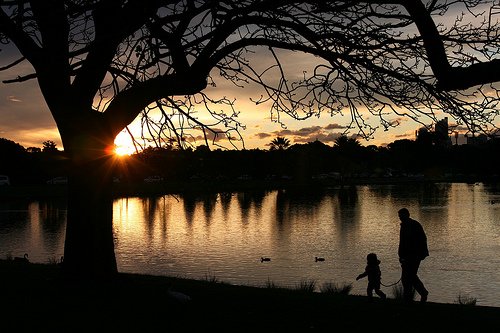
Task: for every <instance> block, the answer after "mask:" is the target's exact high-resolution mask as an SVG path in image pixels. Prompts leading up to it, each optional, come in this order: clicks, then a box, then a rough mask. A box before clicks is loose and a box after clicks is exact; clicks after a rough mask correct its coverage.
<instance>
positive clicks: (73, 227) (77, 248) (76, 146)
mask: <svg viewBox="0 0 500 333" xmlns="http://www.w3.org/2000/svg"><path fill="white" fill-rule="evenodd" d="M84 128H89V127H84ZM90 128H92V127H90ZM94 128H95V127H94ZM113 140H114V138H111V137H110V136H109V134H108V133H106V132H104V131H97V130H94V131H93V133H88V132H87V133H85V134H81V133H80V134H76V135H75V133H73V135H71V138H70V140H67V142H69V144H68V146H69V149H68V150H66V142H65V151H67V153H68V158H69V159H70V161H69V163H70V166H69V175H68V213H67V224H66V239H65V244H64V262H63V267H64V271H65V272H66V273H68V274H70V275H71V276H72V277H73V278H96V279H103V278H112V277H113V276H115V275H116V273H117V272H118V269H117V265H116V257H115V252H114V242H113V197H112V179H113V162H114V158H116V157H115V156H114V154H113V153H112V147H113Z"/></svg>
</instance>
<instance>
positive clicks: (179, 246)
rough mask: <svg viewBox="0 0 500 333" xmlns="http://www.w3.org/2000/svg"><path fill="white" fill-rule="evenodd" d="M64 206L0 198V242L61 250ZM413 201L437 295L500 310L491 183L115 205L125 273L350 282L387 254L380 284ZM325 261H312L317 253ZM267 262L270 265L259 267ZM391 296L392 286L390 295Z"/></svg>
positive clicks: (498, 216) (7, 247)
mask: <svg viewBox="0 0 500 333" xmlns="http://www.w3.org/2000/svg"><path fill="white" fill-rule="evenodd" d="M65 207H66V203H65V202H64V201H56V200H52V199H51V200H45V201H40V200H27V201H26V200H12V201H3V202H1V203H0V249H1V251H2V253H4V254H7V253H12V255H13V256H14V255H15V256H18V255H19V256H22V254H23V253H24V252H29V254H30V259H31V260H32V261H38V262H47V260H48V258H51V257H52V258H59V256H60V255H62V249H63V245H64V244H63V241H64V230H65V221H66V211H65ZM401 207H408V208H409V209H410V212H411V214H412V217H414V218H415V219H417V220H419V221H420V222H421V223H422V225H423V226H424V228H425V229H426V231H427V235H428V242H429V249H430V252H431V255H430V257H429V258H428V259H426V260H425V261H424V262H423V264H422V267H421V275H422V276H421V277H422V279H423V280H424V281H425V283H426V285H427V286H428V287H429V289H430V291H431V297H430V300H431V301H442V302H454V301H455V299H456V297H457V295H458V294H459V293H462V294H470V295H471V296H472V297H475V298H477V299H478V304H481V305H488V304H495V306H500V259H499V258H498V253H499V251H500V242H498V240H499V239H500V191H499V189H498V187H497V186H493V185H483V184H427V185H418V186H417V185H411V186H409V185H401V186H396V185H390V186H389V185H372V186H347V187H338V188H330V189H326V190H324V191H318V190H316V189H314V188H311V189H309V190H308V191H303V190H300V191H299V190H280V191H252V192H246V193H219V194H207V195H200V194H197V193H188V194H186V195H182V196H181V195H179V196H173V195H165V196H158V197H130V198H120V199H116V200H115V202H114V213H113V215H114V221H113V230H114V237H115V249H116V251H115V252H116V255H117V262H118V267H119V269H120V271H124V272H134V273H148V274H156V275H174V276H181V277H189V278H204V277H206V276H207V275H209V276H215V277H216V278H217V279H219V280H221V281H226V282H230V283H238V284H252V285H264V284H265V283H267V281H272V282H274V283H276V284H277V285H284V286H294V285H295V284H297V283H299V282H300V281H301V280H303V279H313V280H315V281H316V282H317V285H318V286H320V285H321V283H323V282H330V281H333V282H336V283H340V284H342V283H344V282H345V283H352V284H353V291H352V292H353V293H356V294H365V287H366V285H365V283H357V282H356V281H354V278H355V277H356V275H357V274H358V273H359V270H360V269H362V268H363V267H364V265H365V258H366V254H367V253H369V252H376V253H377V255H378V256H379V258H380V259H381V260H382V265H381V268H382V270H383V282H384V283H386V284H389V283H392V282H395V281H397V280H398V279H399V274H400V267H399V263H398V258H397V244H398V236H399V219H398V217H397V211H398V210H399V208H401ZM315 256H319V257H324V258H325V261H324V262H315V261H314V257H315ZM261 257H270V258H272V261H270V262H266V263H262V262H261V261H260V258H261ZM384 291H385V292H386V293H388V294H389V295H390V293H391V291H390V290H384Z"/></svg>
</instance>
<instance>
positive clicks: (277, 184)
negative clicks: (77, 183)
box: [0, 177, 500, 198]
mask: <svg viewBox="0 0 500 333" xmlns="http://www.w3.org/2000/svg"><path fill="white" fill-rule="evenodd" d="M436 183H449V184H451V183H467V184H477V183H484V184H492V185H497V184H500V179H499V178H498V177H489V178H478V177H459V178H456V177H455V178H445V177H436V178H408V177H378V178H350V179H344V180H337V179H335V180H332V179H324V180H308V181H302V182H298V181H293V180H234V181H227V180H225V181H203V180H197V181H191V180H189V181H163V182H158V183H142V182H136V183H126V182H124V183H114V184H113V196H114V197H115V198H119V197H126V196H141V195H165V194H182V193H188V194H191V193H192V194H196V193H200V194H202V193H214V192H216V193H224V192H244V191H274V190H280V189H283V190H297V191H308V190H309V191H310V190H315V191H316V190H328V189H340V188H345V187H350V186H362V185H399V184H408V185H424V184H436ZM66 194H67V185H64V184H57V185H46V184H25V185H9V186H0V197H2V198H9V197H10V198H20V197H33V198H38V197H64V196H66Z"/></svg>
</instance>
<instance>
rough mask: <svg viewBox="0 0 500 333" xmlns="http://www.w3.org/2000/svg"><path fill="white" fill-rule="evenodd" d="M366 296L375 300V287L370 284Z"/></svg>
mask: <svg viewBox="0 0 500 333" xmlns="http://www.w3.org/2000/svg"><path fill="white" fill-rule="evenodd" d="M366 294H367V295H368V297H369V298H373V287H372V286H371V285H370V284H368V287H367V288H366Z"/></svg>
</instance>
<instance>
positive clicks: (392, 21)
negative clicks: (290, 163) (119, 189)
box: [0, 0, 500, 275]
mask: <svg viewBox="0 0 500 333" xmlns="http://www.w3.org/2000/svg"><path fill="white" fill-rule="evenodd" d="M0 6H1V10H0V33H1V36H0V37H1V39H0V41H1V42H2V43H4V44H9V46H8V47H15V48H16V49H17V50H18V52H19V58H18V59H16V60H15V61H13V62H11V63H8V64H3V67H2V69H11V68H12V67H14V66H16V65H19V64H21V63H22V62H28V63H29V64H30V65H31V67H32V69H33V72H31V73H22V72H20V73H19V76H16V77H13V78H12V80H8V81H5V83H21V82H24V81H27V80H30V79H36V80H37V81H38V84H39V87H40V90H41V92H42V94H43V96H44V98H45V101H46V103H47V105H48V108H49V109H50V112H51V114H52V116H53V118H54V119H55V121H56V124H57V127H58V129H59V133H60V136H61V139H62V141H63V145H64V151H65V153H66V154H67V157H68V159H69V161H70V163H71V174H70V175H69V193H68V196H69V198H68V219H67V233H66V242H65V253H64V258H65V260H64V265H65V267H66V268H67V269H68V271H70V272H73V273H77V274H83V273H91V274H97V275H109V274H114V273H116V272H117V266H116V260H115V255H114V245H113V232H112V201H111V193H110V188H111V179H112V178H111V169H112V167H113V155H112V148H113V142H114V138H115V137H116V135H117V134H118V133H120V131H122V130H123V129H124V128H126V126H127V125H129V124H130V123H131V122H132V121H133V120H134V119H136V118H137V117H142V119H143V120H144V124H145V132H147V133H149V134H150V135H151V137H153V138H154V139H156V140H159V142H160V144H161V141H162V140H168V139H170V138H175V139H177V140H178V142H179V143H180V144H184V143H185V142H188V140H187V138H189V135H195V134H192V133H196V131H201V133H203V135H204V136H205V140H206V141H207V144H208V143H209V140H213V141H212V142H213V143H217V140H218V138H220V136H226V138H227V139H228V140H229V142H233V143H234V142H237V140H238V139H241V136H239V129H240V126H241V124H240V123H239V122H238V120H237V119H238V118H237V114H238V110H237V108H236V105H235V104H234V100H233V99H232V98H231V97H228V98H225V97H220V96H218V95H217V89H213V88H214V87H215V86H216V85H217V84H218V83H219V82H222V80H227V81H229V82H232V83H234V84H235V85H236V86H245V85H246V84H257V85H260V87H261V88H262V95H261V96H260V97H258V98H257V99H256V100H255V102H256V103H267V105H269V109H270V110H271V117H272V119H273V120H275V121H281V118H280V115H281V114H283V113H286V114H288V115H290V116H292V117H294V118H296V119H303V118H306V117H310V116H312V115H318V114H320V113H321V112H328V113H331V114H336V113H344V114H347V115H349V117H350V123H351V124H350V125H351V126H350V127H351V128H357V129H358V131H359V132H361V134H363V135H366V136H370V135H372V133H373V130H374V128H373V127H372V126H371V125H370V124H369V123H368V122H365V119H366V117H377V118H379V122H380V124H381V125H382V126H383V127H385V128H387V127H390V126H395V125H397V121H395V120H394V118H391V117H390V116H388V114H392V115H405V116H408V117H411V118H413V119H414V120H416V121H419V122H423V120H422V119H423V118H421V117H430V118H431V119H434V120H436V116H437V115H438V114H439V111H444V112H447V113H448V114H449V115H450V116H451V117H452V118H454V119H455V120H456V121H458V122H459V123H461V124H464V125H466V126H469V127H470V128H473V129H474V131H475V132H477V131H478V130H483V131H484V130H488V129H490V128H491V126H488V125H491V124H494V121H495V119H494V117H495V115H496V114H497V111H496V109H495V106H496V102H497V100H498V98H497V96H498V94H496V90H495V87H494V86H493V85H488V86H484V85H487V84H489V83H491V82H496V81H498V80H499V79H500V70H499V69H500V60H499V59H498V57H497V54H498V39H499V37H498V36H500V34H499V27H498V24H497V21H496V11H497V8H496V7H495V6H494V4H493V2H492V1H481V0H469V1H435V0H434V1H431V0H429V1H416V0H404V1H403V0H401V1H382V0H373V1H325V0H316V1H280V0H246V1H245V0H243V1H197V0H182V1H181V0H179V1H175V0H163V1H162V0H149V1H143V0H101V1H100V0H94V1H92V0H90V1H80V0H71V1H70V0H66V1H64V0H44V1H23V0H16V1H14V0H12V1H9V0H4V1H0ZM461 11H463V13H464V17H462V16H460V15H459V16H457V18H456V19H455V20H452V21H450V20H449V19H448V18H447V17H445V16H443V15H445V14H446V13H448V12H452V13H453V15H456V13H457V12H461ZM470 13H473V14H476V16H474V15H470ZM469 17H470V18H472V21H470V22H469V20H468V18H469ZM255 52H257V54H258V56H256V55H255ZM295 54H307V55H310V58H309V62H310V63H311V64H312V66H311V67H312V70H311V71H308V72H304V73H303V72H302V70H300V71H299V70H298V69H297V68H290V66H287V65H289V62H288V61H287V59H289V58H288V57H289V56H291V55H295ZM264 55H266V56H267V57H265V58H263V56H264ZM23 68H24V67H23ZM209 88H210V89H209ZM209 92H215V94H214V95H212V96H209V95H208V93H209ZM201 110H204V111H206V112H207V113H208V114H210V115H211V118H210V119H211V120H207V119H209V118H207V117H201V116H199V112H201ZM155 113H156V114H159V115H160V116H159V117H157V118H154V117H153V115H154V114H155ZM190 130H191V131H190ZM167 142H169V141H167ZM157 143H158V142H157Z"/></svg>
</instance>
